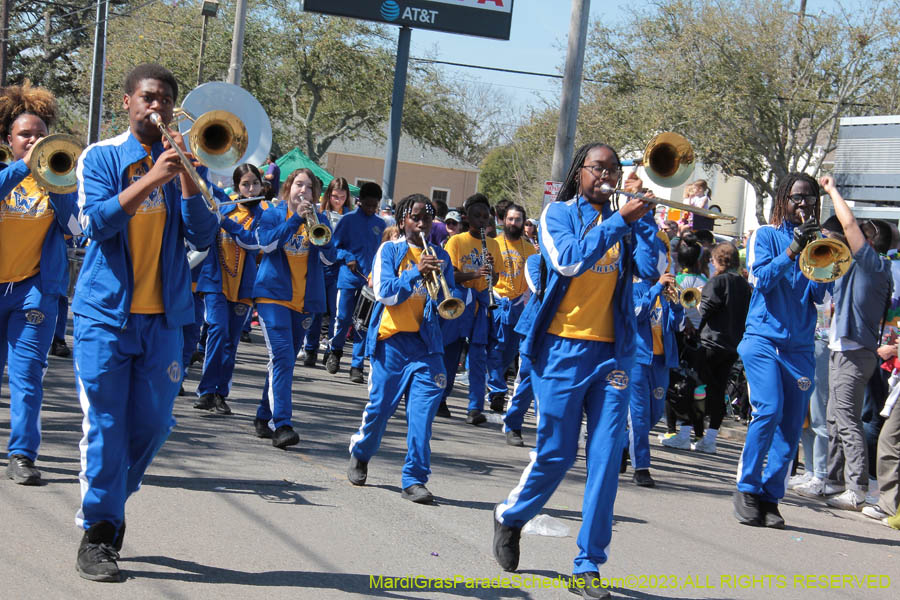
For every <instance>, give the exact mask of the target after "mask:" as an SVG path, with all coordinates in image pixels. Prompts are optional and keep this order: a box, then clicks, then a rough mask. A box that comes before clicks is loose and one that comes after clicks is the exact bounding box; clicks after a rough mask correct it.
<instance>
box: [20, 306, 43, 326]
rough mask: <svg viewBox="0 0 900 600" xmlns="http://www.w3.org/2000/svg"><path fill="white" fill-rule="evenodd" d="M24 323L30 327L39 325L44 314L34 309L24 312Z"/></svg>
mask: <svg viewBox="0 0 900 600" xmlns="http://www.w3.org/2000/svg"><path fill="white" fill-rule="evenodd" d="M25 321H27V322H28V323H29V324H31V325H40V324H41V323H43V322H44V313H42V312H41V311H39V310H37V309H36V308H32V309H31V310H29V311H26V312H25Z"/></svg>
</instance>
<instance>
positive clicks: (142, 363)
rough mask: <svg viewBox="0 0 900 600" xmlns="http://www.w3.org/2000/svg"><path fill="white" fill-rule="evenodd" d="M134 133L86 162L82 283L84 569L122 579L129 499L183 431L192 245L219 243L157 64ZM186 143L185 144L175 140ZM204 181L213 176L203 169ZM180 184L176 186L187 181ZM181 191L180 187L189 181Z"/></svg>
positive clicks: (135, 78) (131, 112)
mask: <svg viewBox="0 0 900 600" xmlns="http://www.w3.org/2000/svg"><path fill="white" fill-rule="evenodd" d="M124 88H125V90H124V92H125V93H124V98H123V107H124V109H125V110H126V111H127V113H128V121H129V128H128V130H127V131H125V132H124V133H122V134H120V135H117V136H116V137H114V138H111V139H108V140H103V141H101V142H99V143H96V144H92V145H90V146H88V148H87V149H86V150H85V151H84V152H83V153H82V154H81V157H80V158H79V159H78V168H77V177H78V207H79V209H80V221H81V225H82V227H83V228H84V233H85V235H87V237H89V238H90V240H91V243H90V244H89V245H88V247H87V253H86V255H85V257H84V264H83V265H82V268H81V273H80V275H79V277H78V283H77V286H76V292H75V301H74V303H73V305H72V312H73V313H74V315H75V328H74V329H75V331H74V338H75V346H74V355H75V378H76V383H77V387H78V396H79V399H80V401H81V408H82V411H83V412H84V425H83V430H84V438H83V439H82V440H81V444H80V448H81V473H80V475H79V477H80V479H81V507H80V509H79V511H78V514H77V516H76V523H77V525H78V526H79V527H81V528H83V529H84V530H85V532H84V536H83V537H82V540H81V545H80V546H79V548H78V558H77V563H76V565H77V569H78V573H79V574H80V575H81V576H82V577H84V578H86V579H92V580H95V581H120V580H121V573H120V571H119V566H118V563H117V562H116V561H117V559H118V556H119V554H118V553H119V550H121V548H122V541H123V538H124V534H125V502H126V500H127V499H128V497H129V496H130V495H131V494H133V493H134V492H136V491H137V490H138V489H139V488H140V485H141V479H142V478H143V475H144V471H145V470H146V469H147V467H148V466H149V465H150V462H151V461H152V460H153V457H154V456H155V455H156V453H157V451H158V450H159V449H160V447H161V446H162V445H163V443H164V442H165V440H166V437H168V435H169V431H171V429H172V427H173V425H174V424H175V421H174V419H173V418H172V405H173V403H174V400H175V396H176V395H177V394H178V388H179V386H180V384H181V379H182V377H181V375H182V369H183V365H182V356H181V354H182V347H183V341H182V340H183V338H182V326H184V325H186V324H188V323H191V322H192V321H193V319H194V302H193V298H192V297H191V275H190V270H189V267H188V261H187V253H186V248H185V240H187V241H188V243H189V244H190V246H191V247H193V248H196V249H203V248H206V247H208V246H209V245H210V244H212V242H213V240H214V239H215V233H216V229H217V228H218V218H217V217H216V215H215V214H213V213H212V212H211V211H210V210H209V208H208V207H207V205H206V203H205V201H204V199H203V197H202V195H201V194H200V190H199V189H197V187H196V186H195V184H194V182H193V180H192V179H191V177H190V176H188V174H187V171H186V166H185V165H184V163H182V161H181V159H180V158H179V156H178V154H177V152H176V151H175V149H174V148H171V147H169V143H168V141H167V140H164V139H162V138H161V130H160V128H159V127H157V126H156V125H154V124H153V121H152V120H151V118H155V116H154V115H155V114H158V115H159V116H160V117H161V119H162V122H163V123H164V124H167V123H169V122H170V121H171V119H172V113H173V109H174V107H175V100H176V99H177V97H178V84H177V83H176V81H175V77H174V76H173V75H172V73H171V72H170V71H169V70H167V69H165V68H164V67H162V66H160V65H156V64H143V65H139V66H137V67H135V68H134V69H132V70H131V72H130V73H129V74H128V75H127V76H126V78H125V85H124ZM172 137H173V140H174V141H175V142H176V143H177V144H179V145H182V144H183V141H182V140H181V136H179V135H178V134H177V133H175V134H173V135H172ZM199 171H200V175H201V177H202V176H203V174H204V173H205V169H202V168H201V169H200V170H199ZM176 180H177V181H176ZM179 184H180V185H179Z"/></svg>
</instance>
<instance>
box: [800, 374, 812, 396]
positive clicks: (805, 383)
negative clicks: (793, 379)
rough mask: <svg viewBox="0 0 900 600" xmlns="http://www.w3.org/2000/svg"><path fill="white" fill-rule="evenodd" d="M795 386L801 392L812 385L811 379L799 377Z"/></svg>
mask: <svg viewBox="0 0 900 600" xmlns="http://www.w3.org/2000/svg"><path fill="white" fill-rule="evenodd" d="M797 387H798V388H800V391H801V392H805V391H806V390H808V389H809V388H811V387H812V381H810V380H809V377H801V378H800V379H798V380H797Z"/></svg>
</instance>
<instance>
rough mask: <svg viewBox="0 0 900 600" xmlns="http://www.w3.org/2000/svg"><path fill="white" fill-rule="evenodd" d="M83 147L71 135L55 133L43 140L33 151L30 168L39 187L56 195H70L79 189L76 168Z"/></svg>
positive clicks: (39, 141)
mask: <svg viewBox="0 0 900 600" xmlns="http://www.w3.org/2000/svg"><path fill="white" fill-rule="evenodd" d="M83 148H84V147H83V146H82V145H81V143H80V142H79V141H78V139H77V138H75V137H73V136H71V135H65V134H62V133H55V134H53V135H48V136H47V137H45V138H41V139H40V140H38V141H37V143H35V145H34V148H33V149H32V151H31V160H30V161H29V163H28V168H29V169H30V170H31V176H32V177H33V178H34V180H35V181H36V182H37V184H38V185H39V186H41V187H42V188H44V189H45V190H47V191H49V192H53V193H55V194H69V193H71V192H74V191H75V188H76V187H78V181H77V179H76V177H75V167H76V165H77V163H78V156H79V155H80V154H81V151H82V150H83Z"/></svg>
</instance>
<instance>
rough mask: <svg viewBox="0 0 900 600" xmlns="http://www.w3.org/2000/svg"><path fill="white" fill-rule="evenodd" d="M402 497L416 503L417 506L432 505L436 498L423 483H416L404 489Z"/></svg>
mask: <svg viewBox="0 0 900 600" xmlns="http://www.w3.org/2000/svg"><path fill="white" fill-rule="evenodd" d="M400 496H401V497H402V498H403V499H404V500H409V501H410V502H415V503H416V504H431V503H432V502H434V496H432V495H431V492H429V491H428V488H427V487H425V486H424V485H422V484H421V483H414V484H412V485H411V486H409V487H405V488H403V491H402V492H400Z"/></svg>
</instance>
